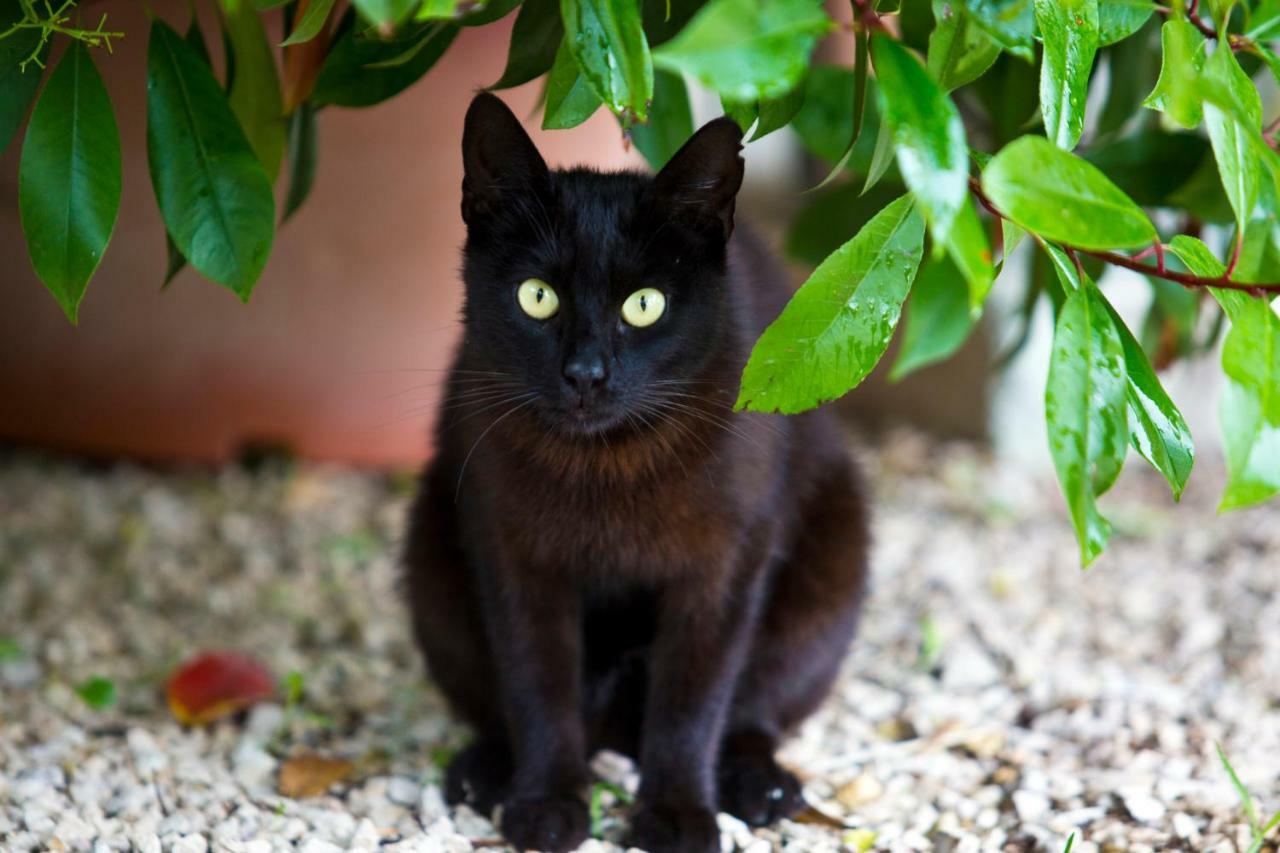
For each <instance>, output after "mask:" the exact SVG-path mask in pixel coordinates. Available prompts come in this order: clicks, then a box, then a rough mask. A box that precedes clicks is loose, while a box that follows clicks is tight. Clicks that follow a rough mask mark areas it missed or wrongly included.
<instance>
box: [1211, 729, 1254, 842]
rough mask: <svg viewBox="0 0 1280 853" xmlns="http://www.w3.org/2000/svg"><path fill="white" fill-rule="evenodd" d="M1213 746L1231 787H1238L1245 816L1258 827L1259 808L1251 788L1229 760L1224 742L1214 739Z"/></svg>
mask: <svg viewBox="0 0 1280 853" xmlns="http://www.w3.org/2000/svg"><path fill="white" fill-rule="evenodd" d="M1213 748H1214V749H1215V750H1217V753H1218V761H1219V762H1220V763H1221V764H1222V769H1223V770H1226V771H1227V777H1228V778H1229V779H1230V780H1231V787H1233V788H1235V789H1236V796H1238V797H1239V798H1240V806H1241V807H1242V808H1243V809H1244V816H1245V819H1246V820H1247V821H1248V823H1249V828H1250V829H1253V828H1255V827H1257V825H1258V810H1257V809H1256V808H1254V805H1253V795H1252V794H1250V793H1249V789H1248V788H1246V787H1245V786H1244V783H1243V782H1241V781H1240V777H1239V776H1238V775H1237V774H1236V769H1235V768H1234V767H1232V766H1231V762H1230V761H1228V760H1227V753H1226V752H1224V751H1223V749H1222V744H1220V743H1218V742H1217V741H1214V743H1213Z"/></svg>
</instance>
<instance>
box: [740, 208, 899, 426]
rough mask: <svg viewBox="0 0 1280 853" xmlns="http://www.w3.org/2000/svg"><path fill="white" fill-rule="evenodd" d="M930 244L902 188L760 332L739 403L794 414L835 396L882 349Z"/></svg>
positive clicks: (856, 380)
mask: <svg viewBox="0 0 1280 853" xmlns="http://www.w3.org/2000/svg"><path fill="white" fill-rule="evenodd" d="M923 251H924V220H923V218H922V217H921V215H920V212H919V211H918V210H917V209H916V207H915V205H914V204H912V200H911V198H910V197H909V196H904V197H902V198H900V199H898V200H897V201H895V202H894V203H893V204H890V205H889V206H888V207H886V208H885V209H884V210H882V211H880V213H878V214H876V216H875V217H874V218H873V219H872V220H871V221H870V222H868V223H867V224H866V225H865V226H864V227H863V229H862V230H861V231H859V232H858V234H857V236H855V237H854V238H853V239H852V240H850V241H849V242H848V243H846V244H844V245H843V246H842V247H840V248H839V249H837V250H836V251H835V253H833V254H832V255H831V256H830V257H828V258H827V259H826V260H825V261H823V262H822V263H821V264H820V265H819V266H818V268H817V269H816V270H814V271H813V275H811V276H810V277H809V279H808V281H806V282H805V283H804V285H803V286H801V288H800V289H799V290H798V291H797V292H796V294H795V296H793V297H792V298H791V301H790V302H789V303H788V304H787V307H786V308H784V309H783V311H782V314H781V316H779V317H778V319H777V320H775V321H774V322H773V323H772V324H771V325H770V326H769V328H768V329H766V330H765V332H764V334H763V335H762V336H761V337H760V340H759V341H757V342H756V345H755V348H754V349H753V350H752V352H751V358H750V360H749V361H748V362H747V367H746V370H745V371H744V372H743V374H742V391H741V393H740V394H739V396H738V402H737V404H736V408H738V409H744V408H745V409H751V410H753V411H758V412H782V413H784V414H791V413H795V412H801V411H804V410H805V409H811V408H813V407H814V406H817V405H819V404H821V403H824V402H826V401H827V400H833V399H835V398H836V397H839V396H840V395H841V394H844V393H845V392H847V391H848V390H849V389H851V388H853V387H854V386H855V385H857V384H858V383H859V382H861V381H862V380H863V379H864V378H865V377H866V375H867V374H868V373H870V372H871V369H872V368H874V367H875V366H876V362H878V361H879V360H880V357H881V356H882V355H884V351H885V348H887V347H888V346H889V339H890V338H891V337H892V336H893V330H894V329H895V328H896V327H897V325H898V317H899V316H900V314H901V312H902V303H903V301H904V300H905V299H906V298H907V292H908V291H909V290H910V288H911V280H912V278H914V277H915V273H916V269H917V268H918V266H919V264H920V256H921V254H922V253H923Z"/></svg>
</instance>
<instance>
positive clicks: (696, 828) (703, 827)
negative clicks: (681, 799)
mask: <svg viewBox="0 0 1280 853" xmlns="http://www.w3.org/2000/svg"><path fill="white" fill-rule="evenodd" d="M628 843H630V844H631V846H632V847H639V848H640V849H641V850H646V851H648V853H719V850H720V829H719V827H717V826H716V816H715V813H714V812H713V811H711V809H709V808H705V807H703V806H671V805H642V806H640V808H639V810H638V811H637V812H636V813H635V816H634V817H632V819H631V837H630V839H629V842H628Z"/></svg>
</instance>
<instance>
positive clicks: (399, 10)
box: [351, 0, 417, 33]
mask: <svg viewBox="0 0 1280 853" xmlns="http://www.w3.org/2000/svg"><path fill="white" fill-rule="evenodd" d="M351 5H353V6H355V7H356V9H357V10H359V12H360V14H361V15H362V16H364V18H365V19H366V20H367V21H369V23H371V24H373V25H374V26H376V27H378V28H379V29H381V30H383V31H384V32H386V33H389V32H390V31H391V30H392V28H394V27H395V25H396V24H398V23H400V22H401V21H403V20H404V19H405V18H406V17H407V16H408V14H409V12H410V11H412V10H413V7H414V6H415V5H417V0H351Z"/></svg>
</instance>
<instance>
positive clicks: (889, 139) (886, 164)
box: [862, 127, 894, 193]
mask: <svg viewBox="0 0 1280 853" xmlns="http://www.w3.org/2000/svg"><path fill="white" fill-rule="evenodd" d="M893 153H894V150H893V134H892V133H890V132H889V128H887V127H881V128H880V129H879V131H877V133H876V147H875V150H874V151H872V152H871V162H870V163H869V164H868V165H867V179H866V181H864V182H863V184H862V191H863V192H864V193H868V192H870V191H871V188H872V187H874V186H875V185H876V184H878V183H879V182H880V179H881V178H883V177H884V176H885V174H886V173H887V172H888V171H889V168H890V167H891V166H892V165H893V159H894V158H893Z"/></svg>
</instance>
